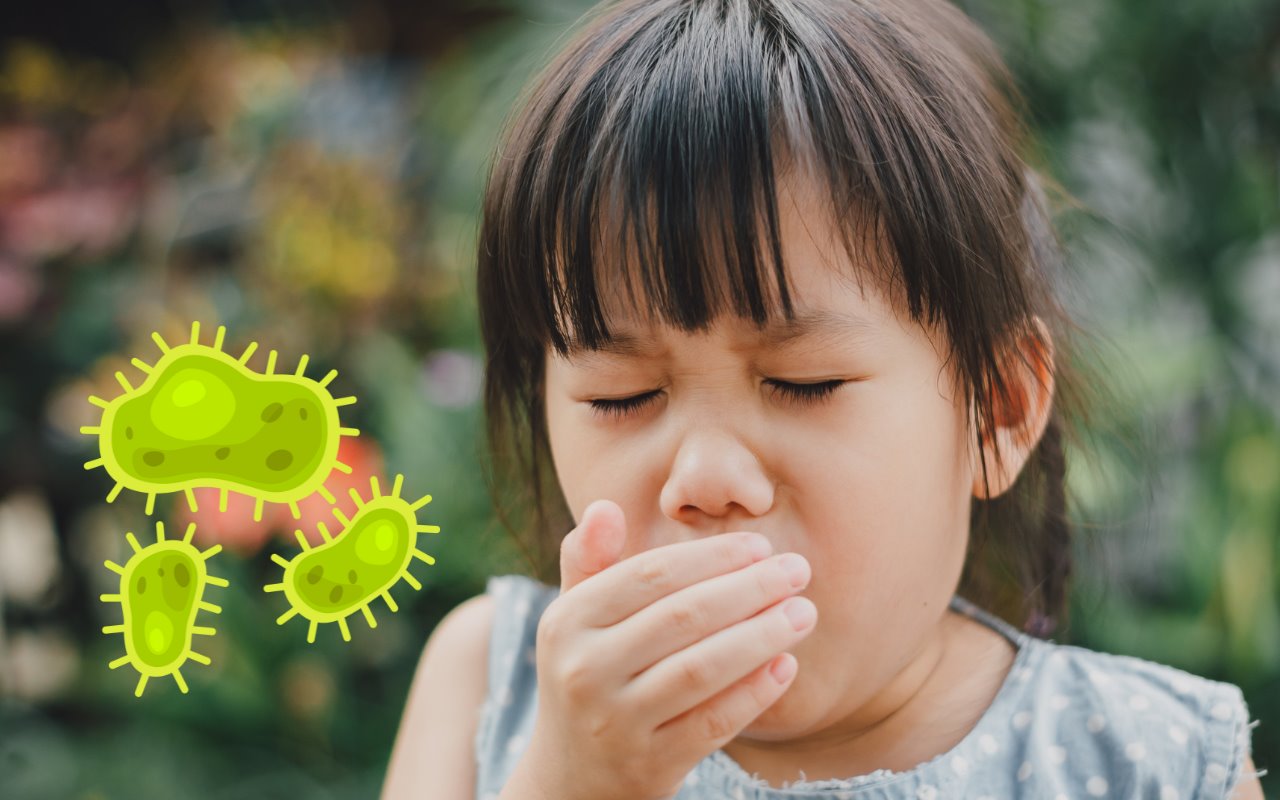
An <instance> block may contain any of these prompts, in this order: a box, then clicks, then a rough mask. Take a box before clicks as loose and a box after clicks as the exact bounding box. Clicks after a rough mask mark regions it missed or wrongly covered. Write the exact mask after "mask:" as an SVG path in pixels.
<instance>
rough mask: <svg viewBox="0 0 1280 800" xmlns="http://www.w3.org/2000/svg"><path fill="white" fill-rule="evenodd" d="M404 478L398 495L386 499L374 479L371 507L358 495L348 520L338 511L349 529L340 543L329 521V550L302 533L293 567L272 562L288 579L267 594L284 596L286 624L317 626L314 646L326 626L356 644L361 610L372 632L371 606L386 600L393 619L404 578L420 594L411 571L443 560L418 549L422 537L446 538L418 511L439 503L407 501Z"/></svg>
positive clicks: (311, 634)
mask: <svg viewBox="0 0 1280 800" xmlns="http://www.w3.org/2000/svg"><path fill="white" fill-rule="evenodd" d="M403 481H404V476H403V475H397V476H396V480H395V485H394V486H393V487H392V489H391V494H389V495H383V494H382V492H381V491H380V490H379V488H378V479H377V477H376V476H375V477H371V478H370V479H369V485H370V488H371V490H372V495H371V497H370V499H369V501H368V502H367V503H366V502H364V501H362V500H361V498H360V493H359V492H357V491H356V490H355V489H354V488H353V489H351V490H350V492H349V493H350V495H351V498H352V499H353V500H355V503H356V507H357V511H356V514H355V516H354V517H352V518H351V519H347V517H346V516H345V515H344V514H343V513H342V512H341V511H340V510H339V509H337V508H334V509H333V515H334V516H335V517H337V519H338V521H339V522H341V523H342V529H341V530H340V531H339V533H338V535H337V536H332V535H330V533H329V530H328V528H326V527H325V525H324V523H323V522H321V523H319V524H318V526H317V527H319V529H320V534H321V535H322V536H323V537H324V540H325V541H324V543H323V544H321V545H319V546H316V547H312V546H311V544H310V543H309V542H308V541H307V538H306V537H305V536H304V535H303V533H302V531H301V530H298V531H295V533H296V535H297V537H298V544H299V545H301V546H302V552H300V553H298V554H297V555H295V556H294V557H293V558H292V559H288V560H286V559H285V558H283V557H282V556H280V555H272V557H271V558H272V560H274V561H275V562H276V563H277V564H279V565H280V566H282V567H284V579H283V580H282V581H281V582H280V583H273V584H270V585H268V586H266V587H264V590H265V591H268V592H284V596H285V598H287V599H288V601H289V606H290V607H289V610H288V611H286V612H285V613H284V614H282V615H280V617H279V618H278V619H277V620H276V623H277V624H279V625H283V624H285V623H286V622H288V621H289V620H290V619H293V618H294V617H295V616H302V617H303V618H305V619H307V620H310V622H311V625H310V627H309V628H308V629H307V641H308V642H314V641H315V640H316V627H317V626H318V625H321V624H324V623H328V622H337V623H338V628H339V629H340V630H341V631H342V638H343V639H344V640H345V641H348V642H349V641H351V629H350V628H349V627H348V626H347V617H349V616H351V615H353V614H355V613H356V612H357V611H359V612H362V613H363V614H364V618H365V620H366V621H368V623H369V627H370V628H376V627H377V626H378V623H377V621H376V620H375V619H374V618H373V611H372V610H371V609H370V608H369V604H370V603H372V602H373V601H374V600H375V599H377V598H379V597H381V598H382V600H383V601H384V602H386V604H387V607H388V608H390V609H391V611H392V612H395V611H398V610H399V606H397V605H396V601H395V600H393V599H392V598H391V594H390V591H389V590H390V589H391V587H392V586H394V585H395V584H396V583H397V582H398V581H400V580H401V579H403V580H404V582H405V583H408V584H409V585H410V586H412V587H413V588H414V589H421V588H422V584H421V583H419V582H418V581H417V579H416V578H414V577H413V575H412V574H410V572H409V564H410V563H411V562H412V561H413V559H414V558H419V559H421V560H423V561H425V562H426V563H427V564H434V563H436V561H435V559H434V558H432V557H431V556H429V555H427V554H426V553H424V552H422V551H421V550H419V549H418V548H417V537H418V534H420V533H439V532H440V528H439V527H437V526H435V525H419V524H418V522H417V516H416V512H417V510H418V509H419V508H421V507H422V506H424V505H426V504H427V503H430V502H431V495H425V496H424V497H422V498H421V499H419V500H417V501H416V502H414V503H410V502H409V501H407V500H405V499H404V498H402V497H401V496H400V488H401V485H402V484H403Z"/></svg>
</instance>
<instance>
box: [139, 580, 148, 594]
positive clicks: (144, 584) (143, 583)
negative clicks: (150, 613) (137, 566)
mask: <svg viewBox="0 0 1280 800" xmlns="http://www.w3.org/2000/svg"><path fill="white" fill-rule="evenodd" d="M146 590H147V576H146V575H143V576H141V577H139V578H138V594H142V593H143V592H145V591H146Z"/></svg>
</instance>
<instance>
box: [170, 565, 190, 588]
mask: <svg viewBox="0 0 1280 800" xmlns="http://www.w3.org/2000/svg"><path fill="white" fill-rule="evenodd" d="M173 579H174V580H175V581H177V582H178V585H179V586H186V585H187V583H188V582H190V580H191V571H190V570H188V569H187V565H186V564H182V563H179V564H178V565H177V566H176V567H174V568H173Z"/></svg>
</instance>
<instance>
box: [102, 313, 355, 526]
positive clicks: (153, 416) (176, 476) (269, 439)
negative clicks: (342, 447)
mask: <svg viewBox="0 0 1280 800" xmlns="http://www.w3.org/2000/svg"><path fill="white" fill-rule="evenodd" d="M225 334H226V328H225V327H223V326H219V327H218V332H217V335H216V339H215V341H214V343H213V346H212V347H209V346H207V345H202V344H200V323H199V322H198V321H197V322H193V323H192V324H191V341H190V342H188V343H184V344H181V345H178V346H177V347H172V348H171V347H169V345H168V344H167V343H166V342H165V340H164V339H163V338H161V336H160V334H159V333H152V334H151V338H152V339H154V340H155V342H156V344H157V345H158V346H159V348H160V350H161V353H162V355H161V357H160V360H159V361H157V362H156V363H155V364H154V365H151V364H147V363H146V362H144V361H142V360H141V359H139V358H134V359H133V362H132V363H133V364H134V366H136V367H137V368H138V369H140V370H142V371H143V372H144V373H146V374H147V378H146V380H145V382H144V383H143V384H142V385H141V386H140V387H138V388H137V389H134V388H133V386H132V385H131V384H130V383H129V381H128V379H127V378H125V375H124V373H123V372H116V380H118V381H119V382H120V385H121V386H123V387H124V394H122V395H121V396H119V397H117V398H116V399H114V400H112V401H111V402H109V403H108V402H106V401H105V400H103V399H102V398H100V397H96V396H90V397H89V402H91V403H93V404H94V405H97V406H99V407H101V408H102V409H103V412H102V421H101V422H100V423H99V424H98V425H96V426H85V427H82V428H81V429H80V432H81V433H87V434H95V435H97V437H98V450H99V454H100V457H99V458H96V459H94V460H92V461H89V462H86V463H85V465H84V466H85V469H93V468H94V467H105V468H106V470H107V474H109V475H110V476H111V477H112V479H113V480H115V482H116V484H115V486H114V487H113V488H112V489H111V491H110V493H109V494H108V495H107V502H109V503H110V502H115V499H116V496H117V495H118V494H119V493H120V490H121V489H125V488H127V489H130V490H132V491H135V492H139V493H142V494H145V495H146V496H147V508H146V511H147V514H150V513H151V512H152V509H153V508H154V507H155V499H156V495H157V494H165V493H169V492H179V491H181V492H185V493H186V496H187V503H188V504H189V505H190V506H191V510H192V511H195V510H197V507H196V498H195V493H194V492H193V491H192V490H193V489H195V488H198V487H213V488H218V489H221V490H222V491H221V495H220V498H219V507H220V509H221V510H222V511H226V510H227V492H228V491H236V492H241V493H243V494H247V495H250V496H251V497H254V498H255V500H256V502H255V504H254V509H253V518H254V519H255V520H261V519H262V506H263V504H264V503H266V502H272V503H280V504H287V505H288V506H289V509H290V511H292V512H293V517H294V519H300V518H301V516H302V514H301V511H300V510H299V509H298V504H297V501H298V500H300V499H302V498H304V497H306V496H307V495H310V494H311V493H313V492H315V491H319V492H320V493H321V494H322V495H324V497H325V499H326V500H328V501H329V502H330V503H332V502H333V496H332V494H331V493H330V492H329V491H328V490H327V489H325V488H324V481H325V479H326V478H327V477H328V476H329V473H330V471H331V470H333V469H334V468H337V469H339V470H342V471H343V472H346V473H348V474H350V472H351V467H349V466H348V465H346V464H343V463H342V462H340V461H338V459H337V453H338V440H339V438H340V437H342V436H356V435H358V434H359V433H360V432H359V431H358V430H356V429H355V428H344V427H341V424H340V422H339V420H338V408H339V407H341V406H346V405H350V404H352V403H354V402H355V401H356V399H355V398H354V397H342V398H338V399H334V397H333V396H332V395H331V394H330V393H329V390H328V389H327V388H326V387H328V385H329V382H330V381H332V380H333V378H334V376H336V375H337V374H338V371H337V370H330V371H329V374H327V375H325V377H324V378H323V379H322V380H320V381H315V380H312V379H311V378H307V377H305V376H304V375H303V372H304V371H305V370H306V366H307V356H306V355H303V356H302V358H301V359H300V360H299V361H298V367H297V369H296V370H295V371H294V372H293V374H275V367H276V351H275V350H272V351H271V352H270V355H269V356H268V358H267V369H266V372H265V373H264V374H262V375H259V374H258V373H256V372H254V371H253V370H251V369H249V368H248V367H247V366H245V364H246V362H248V360H249V357H250V356H251V355H253V352H254V351H255V350H256V349H257V347H258V343H257V342H251V343H250V344H249V346H248V347H246V348H245V351H244V353H243V354H242V355H241V356H240V357H239V358H238V359H237V358H232V357H231V356H230V355H228V354H227V353H224V352H223V351H222V341H223V337H224V335H225Z"/></svg>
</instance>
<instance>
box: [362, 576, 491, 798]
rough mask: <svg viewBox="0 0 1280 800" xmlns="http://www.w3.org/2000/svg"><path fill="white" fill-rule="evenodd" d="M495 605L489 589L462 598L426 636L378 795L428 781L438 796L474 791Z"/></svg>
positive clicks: (417, 790)
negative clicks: (475, 747) (475, 750)
mask: <svg viewBox="0 0 1280 800" xmlns="http://www.w3.org/2000/svg"><path fill="white" fill-rule="evenodd" d="M494 608H495V606H494V598H493V597H492V596H490V595H488V594H479V595H476V596H475V597H472V598H469V599H467V600H464V601H463V602H461V603H459V604H458V605H457V606H456V607H454V608H453V609H452V610H451V611H450V612H449V613H448V614H445V616H444V618H443V619H441V620H440V623H439V624H438V625H436V627H435V629H434V630H433V631H432V632H431V635H430V636H429V637H428V638H427V643H426V645H425V647H424V648H423V652H422V657H421V658H420V659H419V661H418V668H417V671H416V672H415V674H414V677H413V683H412V685H411V686H410V688H409V698H408V701H407V703H406V704H405V710H404V715H403V716H402V717H401V720H400V730H399V733H398V734H397V735H396V742H395V747H394V748H393V750H392V752H391V762H390V765H389V767H388V770H387V778H386V781H385V782H384V784H383V788H382V800H396V798H401V797H405V798H407V797H420V796H421V794H422V787H423V786H426V785H431V786H432V787H433V791H434V794H433V796H434V797H439V798H441V800H470V799H471V798H472V797H473V796H474V794H475V774H474V765H475V758H474V753H473V752H472V747H473V739H474V737H475V733H476V724H477V722H478V713H479V709H480V707H481V705H482V704H483V702H484V697H485V692H486V691H487V690H488V688H489V687H488V680H489V679H488V659H489V631H490V629H491V628H492V627H493V615H494Z"/></svg>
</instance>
